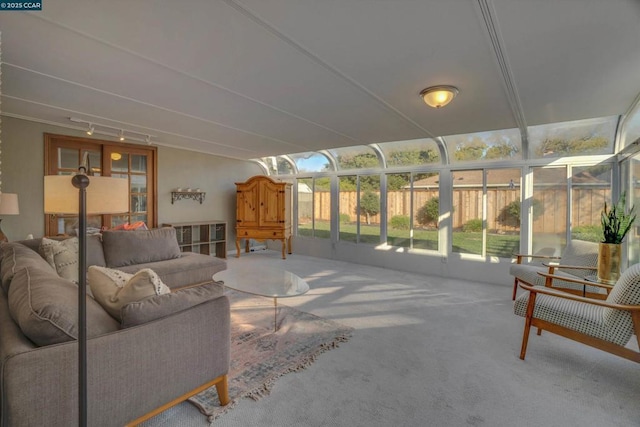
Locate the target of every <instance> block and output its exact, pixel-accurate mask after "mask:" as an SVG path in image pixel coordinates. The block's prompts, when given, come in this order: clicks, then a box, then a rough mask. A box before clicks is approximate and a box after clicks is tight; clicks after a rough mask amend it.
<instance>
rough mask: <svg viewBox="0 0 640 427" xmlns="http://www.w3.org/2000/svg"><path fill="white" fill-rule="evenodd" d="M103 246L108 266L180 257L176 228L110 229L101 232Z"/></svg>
mask: <svg viewBox="0 0 640 427" xmlns="http://www.w3.org/2000/svg"><path fill="white" fill-rule="evenodd" d="M102 245H103V250H104V257H105V261H106V264H107V267H109V268H117V267H122V266H126V265H135V264H143V263H149V262H154V261H163V260H167V259H174V258H179V257H180V247H179V246H178V240H177V239H176V230H175V229H174V228H173V227H164V228H156V229H153V230H148V231H147V230H134V231H112V230H107V231H105V232H104V233H102Z"/></svg>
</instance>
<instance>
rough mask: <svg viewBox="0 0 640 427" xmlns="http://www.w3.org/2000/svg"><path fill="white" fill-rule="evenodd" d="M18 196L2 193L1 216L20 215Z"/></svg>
mask: <svg viewBox="0 0 640 427" xmlns="http://www.w3.org/2000/svg"><path fill="white" fill-rule="evenodd" d="M19 214H20V208H19V206H18V195H17V194H16V193H0V215H19Z"/></svg>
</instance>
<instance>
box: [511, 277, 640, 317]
mask: <svg viewBox="0 0 640 427" xmlns="http://www.w3.org/2000/svg"><path fill="white" fill-rule="evenodd" d="M563 280H564V279H563ZM587 283H588V284H591V283H590V282H587ZM520 287H521V288H522V289H525V290H527V291H529V292H531V293H533V294H545V295H551V296H554V297H558V298H564V299H568V300H572V301H579V302H584V303H586V304H593V305H599V306H601V307H607V308H613V309H616V310H625V311H629V312H640V305H624V304H613V303H610V302H607V301H603V300H597V299H591V298H587V297H581V296H579V295H574V294H568V293H566V292H562V291H558V290H555V289H549V288H546V287H545V288H543V287H540V286H532V285H528V284H526V283H522V282H520Z"/></svg>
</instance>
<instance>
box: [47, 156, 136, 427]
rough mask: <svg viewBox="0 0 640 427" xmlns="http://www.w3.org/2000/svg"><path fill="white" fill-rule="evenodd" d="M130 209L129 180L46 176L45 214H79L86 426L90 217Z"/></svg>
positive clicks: (81, 408)
mask: <svg viewBox="0 0 640 427" xmlns="http://www.w3.org/2000/svg"><path fill="white" fill-rule="evenodd" d="M128 210H129V181H128V180H127V179H123V178H111V177H104V176H91V177H89V176H87V175H86V168H85V167H83V166H81V167H80V168H79V169H78V174H76V175H74V176H73V177H71V176H69V175H48V176H45V177H44V212H45V213H47V214H77V215H78V223H79V226H78V416H79V425H80V426H82V427H85V426H86V425H87V299H86V298H87V215H97V214H112V213H121V212H127V211H128Z"/></svg>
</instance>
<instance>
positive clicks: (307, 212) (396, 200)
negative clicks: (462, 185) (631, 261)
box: [298, 187, 611, 233]
mask: <svg viewBox="0 0 640 427" xmlns="http://www.w3.org/2000/svg"><path fill="white" fill-rule="evenodd" d="M572 191H573V193H572V198H573V211H572V219H571V221H572V226H573V227H576V226H583V225H599V224H600V212H601V211H602V207H603V206H604V202H605V200H606V201H608V202H609V203H610V200H611V190H610V189H608V188H574V189H573V190H572ZM305 196H306V197H305ZM378 196H379V193H378ZM313 197H314V203H313V212H314V213H313V216H314V217H315V219H316V220H317V221H329V218H330V212H331V202H330V194H329V192H328V191H317V192H315V193H314V195H313ZM413 197H414V200H413V205H414V212H417V210H418V209H419V208H420V207H422V206H424V204H425V203H426V202H427V201H428V200H430V199H432V198H433V197H438V190H437V189H434V190H420V189H417V190H414V192H413ZM305 198H307V200H305ZM519 199H520V190H519V189H517V188H516V189H508V188H490V189H487V225H488V230H490V231H491V232H497V233H508V232H516V231H519V229H520V227H519V225H516V224H513V223H511V224H509V223H506V222H505V221H502V220H501V218H503V216H502V213H503V209H504V207H505V206H507V205H509V204H510V203H511V202H513V201H516V200H519ZM534 199H535V200H536V202H535V203H534V221H533V232H534V233H562V232H563V231H565V230H566V217H567V191H566V187H558V188H549V189H544V190H539V191H538V190H537V191H535V194H534ZM356 201H357V193H356V192H355V191H342V192H340V197H339V203H340V205H339V206H340V214H341V215H349V219H350V221H356V219H357V215H356ZM311 206H312V203H311V194H303V193H301V194H300V195H299V205H298V216H299V218H300V220H301V221H302V222H305V219H308V220H310V219H311ZM410 209H411V192H410V191H409V190H400V191H390V192H389V193H388V195H387V212H388V214H387V215H388V219H389V220H390V219H391V218H392V217H393V216H395V215H404V216H409V215H410V214H411V212H410ZM538 210H539V211H540V214H538V213H537V212H538ZM452 217H453V228H454V229H459V228H461V227H462V226H463V225H464V224H466V223H467V222H468V221H470V220H472V219H479V218H482V190H481V189H454V190H453V214H452ZM370 220H371V223H373V224H378V223H380V215H379V214H378V215H373V216H371V218H370ZM362 221H365V218H364V217H363V218H362ZM414 224H416V225H417V224H418V222H417V221H416V219H415V217H414Z"/></svg>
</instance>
